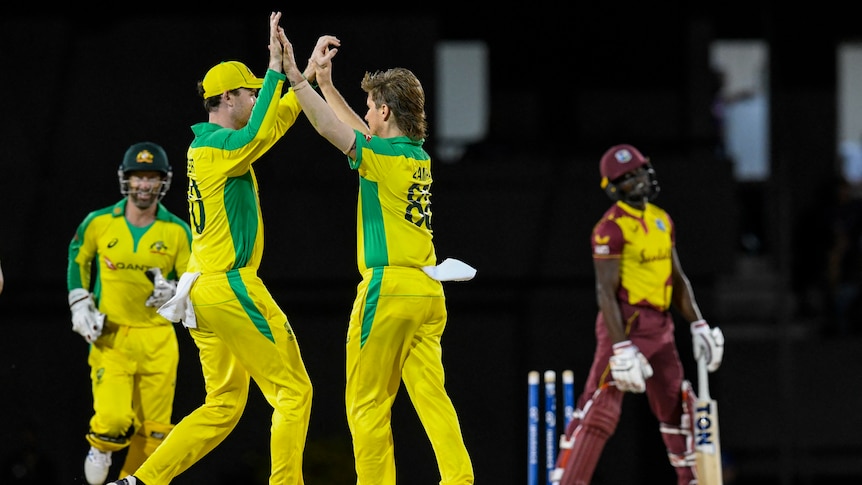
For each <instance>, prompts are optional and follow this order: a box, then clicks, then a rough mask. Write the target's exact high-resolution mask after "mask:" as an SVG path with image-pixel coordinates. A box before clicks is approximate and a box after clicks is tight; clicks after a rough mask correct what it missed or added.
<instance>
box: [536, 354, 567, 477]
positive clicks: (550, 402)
mask: <svg viewBox="0 0 862 485" xmlns="http://www.w3.org/2000/svg"><path fill="white" fill-rule="evenodd" d="M544 377H545V379H544V380H545V392H544V397H545V402H544V404H545V433H544V436H545V439H544V442H545V452H544V458H545V460H544V461H545V472H546V473H545V479H544V480H543V481H542V482H540V481H539V405H540V404H539V372H538V371H530V372H529V373H528V374H527V391H528V392H527V394H528V398H527V400H528V402H527V485H541V483H544V484H550V483H551V473H552V472H553V471H554V468H555V467H556V462H557V440H558V437H557V434H558V433H557V373H556V372H554V371H552V370H546V371H545V376H544ZM574 386H575V384H574V373H573V372H572V371H570V370H565V371H563V415H564V418H565V421H564V422H565V424H566V425H568V424H569V421H571V420H572V414H573V413H574V410H575V389H574ZM563 429H565V426H564V427H563Z"/></svg>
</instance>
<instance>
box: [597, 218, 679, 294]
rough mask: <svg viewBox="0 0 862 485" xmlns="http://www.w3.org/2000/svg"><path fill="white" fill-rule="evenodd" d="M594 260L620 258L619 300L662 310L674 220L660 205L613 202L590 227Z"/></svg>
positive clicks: (670, 266)
mask: <svg viewBox="0 0 862 485" xmlns="http://www.w3.org/2000/svg"><path fill="white" fill-rule="evenodd" d="M592 236H593V237H592V247H593V258H594V259H605V258H618V259H619V260H620V289H619V298H620V300H621V301H624V302H627V303H629V304H631V305H640V306H650V307H654V308H656V309H658V310H661V311H665V310H667V309H669V308H670V305H671V293H672V290H673V281H672V276H671V271H672V269H673V256H672V254H673V247H674V244H675V243H676V240H675V237H676V236H675V233H674V225H673V221H672V220H671V218H670V215H668V213H667V212H665V211H664V210H663V209H661V208H660V207H658V206H656V205H653V204H649V203H648V204H647V205H646V208H645V209H644V210H643V211H640V210H638V209H635V208H634V207H632V206H630V205H628V204H626V203H624V202H617V203H616V204H614V205H613V206H612V207H611V208H610V209H608V211H607V212H605V214H604V216H602V218H601V220H600V221H599V222H598V223H597V224H596V225H595V227H594V228H593V234H592Z"/></svg>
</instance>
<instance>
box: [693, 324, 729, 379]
mask: <svg viewBox="0 0 862 485" xmlns="http://www.w3.org/2000/svg"><path fill="white" fill-rule="evenodd" d="M691 343H692V349H693V350H694V359H695V360H699V359H700V357H701V356H704V358H705V360H706V368H707V370H709V372H715V371H716V370H717V369H718V368H719V367H720V366H721V361H722V359H723V358H724V333H722V331H721V329H720V328H718V327H715V328H709V324H708V323H706V320H698V321H696V322H691Z"/></svg>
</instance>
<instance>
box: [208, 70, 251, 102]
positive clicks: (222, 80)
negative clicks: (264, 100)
mask: <svg viewBox="0 0 862 485" xmlns="http://www.w3.org/2000/svg"><path fill="white" fill-rule="evenodd" d="M203 86H204V98H205V99H206V98H210V97H213V96H218V95H220V94H221V93H223V92H225V91H233V90H234V89H239V88H249V89H260V87H261V86H263V79H260V78H259V77H257V76H255V75H254V73H252V72H251V69H249V68H248V66H246V65H245V64H243V63H241V62H239V61H224V62H221V63H219V64H216V65H215V66H213V67H212V68H211V69H210V70H209V71H207V74H206V76H204V80H203Z"/></svg>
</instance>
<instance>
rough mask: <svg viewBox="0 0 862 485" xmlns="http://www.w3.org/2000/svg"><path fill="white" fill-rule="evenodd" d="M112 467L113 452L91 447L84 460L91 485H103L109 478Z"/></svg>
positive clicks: (86, 474)
mask: <svg viewBox="0 0 862 485" xmlns="http://www.w3.org/2000/svg"><path fill="white" fill-rule="evenodd" d="M110 469H111V452H110V451H101V450H97V449H96V448H94V447H92V446H91V447H90V452H89V453H87V459H86V460H84V476H85V477H87V483H89V484H90V485H102V484H104V483H105V480H107V479H108V471H109V470H110Z"/></svg>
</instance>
